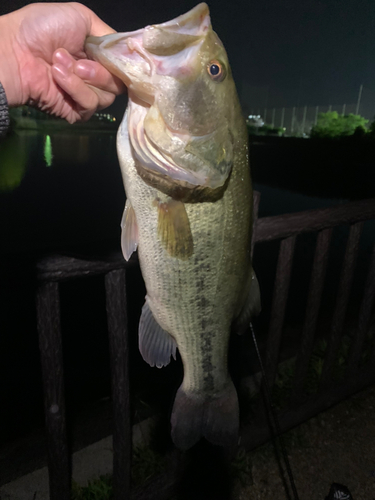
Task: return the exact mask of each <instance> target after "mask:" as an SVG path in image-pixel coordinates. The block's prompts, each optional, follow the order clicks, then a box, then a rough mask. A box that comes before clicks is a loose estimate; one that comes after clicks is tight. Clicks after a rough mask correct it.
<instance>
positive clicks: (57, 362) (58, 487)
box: [36, 282, 71, 500]
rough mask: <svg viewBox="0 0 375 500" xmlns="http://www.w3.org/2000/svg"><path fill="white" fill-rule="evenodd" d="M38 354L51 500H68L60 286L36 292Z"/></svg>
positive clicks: (51, 285) (44, 285) (44, 286)
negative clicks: (41, 378) (40, 368)
mask: <svg viewBox="0 0 375 500" xmlns="http://www.w3.org/2000/svg"><path fill="white" fill-rule="evenodd" d="M36 302H37V319H38V333H39V350H40V360H41V365H42V374H43V387H44V410H45V420H46V431H47V448H48V473H49V491H50V500H70V483H71V466H70V459H69V452H68V444H67V435H66V423H65V401H64V376H63V355H62V341H61V328H60V300H59V285H58V283H56V282H49V283H41V284H40V285H39V287H38V290H37V300H36Z"/></svg>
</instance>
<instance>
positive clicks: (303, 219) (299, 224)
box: [253, 198, 375, 243]
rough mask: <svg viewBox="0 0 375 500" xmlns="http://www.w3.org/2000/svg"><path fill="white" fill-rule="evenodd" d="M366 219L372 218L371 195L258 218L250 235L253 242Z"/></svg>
mask: <svg viewBox="0 0 375 500" xmlns="http://www.w3.org/2000/svg"><path fill="white" fill-rule="evenodd" d="M369 219H375V199H374V198H370V199H368V200H362V201H353V202H349V203H345V204H342V205H337V206H334V207H328V208H319V209H314V210H304V211H303V212H297V213H291V214H283V215H275V216H271V217H261V218H259V219H257V221H256V224H255V229H254V236H253V238H254V243H260V242H262V241H271V240H276V239H279V238H288V237H289V236H293V235H295V234H300V233H308V232H312V231H319V230H321V229H326V228H329V227H334V226H338V225H342V224H353V223H356V222H359V221H365V220H369Z"/></svg>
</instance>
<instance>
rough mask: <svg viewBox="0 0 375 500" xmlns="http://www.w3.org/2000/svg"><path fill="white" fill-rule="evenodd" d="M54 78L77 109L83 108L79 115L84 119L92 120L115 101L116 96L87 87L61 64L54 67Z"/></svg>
mask: <svg viewBox="0 0 375 500" xmlns="http://www.w3.org/2000/svg"><path fill="white" fill-rule="evenodd" d="M52 76H53V78H54V80H55V82H56V83H57V84H58V85H59V87H61V88H62V90H64V91H65V92H66V93H67V94H68V95H69V96H70V97H71V99H72V100H73V101H74V102H75V103H76V105H77V107H78V108H81V110H80V112H79V114H80V115H81V117H82V118H83V119H88V118H90V116H91V115H92V114H93V113H94V112H95V111H96V110H97V109H98V108H99V107H100V108H104V107H107V106H109V105H110V104H112V102H113V101H114V99H115V95H114V94H112V93H110V92H106V91H104V90H100V89H96V88H95V87H91V86H89V85H87V84H86V83H85V82H84V81H83V80H82V79H81V78H79V77H78V76H77V75H75V74H74V73H72V72H70V71H69V70H68V69H67V68H65V67H64V66H61V65H59V64H54V65H53V66H52Z"/></svg>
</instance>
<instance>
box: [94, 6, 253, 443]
mask: <svg viewBox="0 0 375 500" xmlns="http://www.w3.org/2000/svg"><path fill="white" fill-rule="evenodd" d="M86 52H87V54H88V55H89V57H91V58H93V59H95V60H97V61H99V62H101V63H102V64H103V65H104V66H105V67H106V68H107V69H108V70H109V71H111V72H112V73H114V74H116V75H117V76H119V77H120V78H121V79H122V80H123V81H124V83H125V84H126V85H127V88H128V97H129V102H128V108H127V111H126V113H125V116H124V119H123V121H122V123H121V126H120V129H119V131H118V135H117V150H118V156H119V161H120V165H121V170H122V175H123V180H124V185H125V191H126V196H127V201H126V205H125V210H124V215H123V220H122V249H123V253H124V257H125V259H127V260H128V259H129V258H130V255H131V254H132V252H133V251H135V250H136V249H137V248H138V256H139V262H140V265H141V270H142V275H143V278H144V280H145V284H146V289H147V295H146V301H145V305H144V306H143V309H142V315H141V319H140V324H139V348H140V352H141V354H142V356H143V358H144V359H145V361H147V362H148V363H149V364H150V365H151V366H157V367H162V366H165V365H167V364H168V363H169V362H170V359H171V356H172V357H175V356H176V348H178V350H179V352H180V355H181V358H182V362H183V367H184V378H183V382H182V384H181V386H180V388H179V389H178V391H177V394H176V398H175V402H174V406H173V410H172V417H171V424H172V438H173V440H174V443H175V444H176V446H177V447H179V448H181V449H188V448H189V447H191V446H192V445H194V444H195V443H196V442H197V441H198V440H199V439H200V438H201V437H202V436H203V437H205V438H206V439H207V440H208V441H210V442H211V443H213V444H217V445H222V446H226V447H233V446H235V445H236V443H237V440H238V432H239V410H238V400H237V394H236V391H235V388H234V385H233V382H232V380H231V378H230V376H229V374H228V367H227V353H228V341H229V336H230V331H231V328H232V327H233V324H234V325H235V326H236V328H241V327H242V325H245V324H247V323H248V321H249V320H250V317H251V315H252V314H253V313H255V312H257V311H259V309H260V299H259V288H258V283H257V280H256V277H255V274H254V272H253V270H252V266H251V257H250V240H251V225H252V220H251V219H252V187H251V179H250V171H249V165H248V146H247V143H248V140H247V130H246V125H245V122H244V119H243V117H242V114H241V109H240V105H239V101H238V97H237V93H236V89H235V85H234V82H233V79H232V74H231V70H230V67H229V64H228V58H227V55H226V52H225V49H224V47H223V44H222V43H221V41H220V40H219V38H218V36H217V35H216V34H215V33H214V31H213V30H212V27H211V22H210V17H209V10H208V6H207V5H206V4H205V3H201V4H199V5H197V6H196V7H195V8H194V9H192V10H191V11H189V12H187V13H186V14H184V15H182V16H180V17H177V18H176V19H174V20H172V21H169V22H166V23H163V24H158V25H152V26H147V27H146V28H144V29H140V30H138V31H134V32H129V33H116V34H111V35H107V36H103V37H100V38H96V37H89V38H88V39H87V41H86Z"/></svg>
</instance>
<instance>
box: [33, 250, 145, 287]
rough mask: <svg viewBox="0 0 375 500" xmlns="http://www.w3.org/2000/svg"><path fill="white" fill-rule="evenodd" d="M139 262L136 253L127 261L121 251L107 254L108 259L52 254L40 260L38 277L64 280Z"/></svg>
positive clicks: (104, 272)
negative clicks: (78, 257)
mask: <svg viewBox="0 0 375 500" xmlns="http://www.w3.org/2000/svg"><path fill="white" fill-rule="evenodd" d="M137 263H138V259H137V256H136V254H133V256H132V257H131V259H130V260H129V262H126V260H125V259H124V258H123V256H122V254H121V252H117V253H114V254H112V255H109V256H107V257H106V260H93V259H92V260H90V259H86V260H85V259H77V258H74V257H66V256H63V255H52V256H49V257H46V258H44V259H41V260H40V261H39V262H38V265H37V277H38V279H39V280H40V281H63V280H67V279H71V278H78V277H82V276H95V275H98V274H106V273H108V272H110V271H114V270H116V269H121V268H125V267H128V266H132V265H135V264H137Z"/></svg>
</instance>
